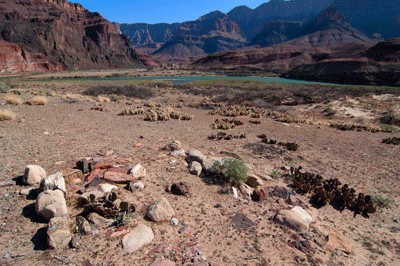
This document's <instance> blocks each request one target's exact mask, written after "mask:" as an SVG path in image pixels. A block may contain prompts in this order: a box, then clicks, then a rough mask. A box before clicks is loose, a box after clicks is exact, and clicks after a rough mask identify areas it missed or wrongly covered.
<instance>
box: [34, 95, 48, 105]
mask: <svg viewBox="0 0 400 266" xmlns="http://www.w3.org/2000/svg"><path fill="white" fill-rule="evenodd" d="M32 102H33V104H35V105H45V104H46V103H47V98H46V97H44V96H36V97H33V100H32Z"/></svg>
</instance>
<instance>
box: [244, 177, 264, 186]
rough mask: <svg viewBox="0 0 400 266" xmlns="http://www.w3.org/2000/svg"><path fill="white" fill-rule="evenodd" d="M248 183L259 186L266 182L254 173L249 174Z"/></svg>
mask: <svg viewBox="0 0 400 266" xmlns="http://www.w3.org/2000/svg"><path fill="white" fill-rule="evenodd" d="M246 184H247V185H249V186H251V187H259V186H263V185H264V182H263V181H262V180H261V178H260V177H258V176H256V175H254V174H248V175H247V182H246Z"/></svg>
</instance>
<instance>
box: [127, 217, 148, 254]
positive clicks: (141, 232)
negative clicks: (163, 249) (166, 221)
mask: <svg viewBox="0 0 400 266" xmlns="http://www.w3.org/2000/svg"><path fill="white" fill-rule="evenodd" d="M153 238H154V234H153V231H152V230H151V228H150V227H148V226H146V225H144V224H140V225H138V226H136V227H135V228H134V229H133V230H132V231H131V232H130V233H129V234H127V235H125V236H124V237H123V238H122V248H123V250H124V251H125V252H128V253H132V252H135V251H137V250H139V249H140V248H142V247H143V246H145V245H147V244H149V243H151V241H152V240H153Z"/></svg>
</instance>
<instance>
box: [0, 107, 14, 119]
mask: <svg viewBox="0 0 400 266" xmlns="http://www.w3.org/2000/svg"><path fill="white" fill-rule="evenodd" d="M15 118H16V115H15V113H14V112H12V111H10V110H2V109H0V121H4V120H14V119H15Z"/></svg>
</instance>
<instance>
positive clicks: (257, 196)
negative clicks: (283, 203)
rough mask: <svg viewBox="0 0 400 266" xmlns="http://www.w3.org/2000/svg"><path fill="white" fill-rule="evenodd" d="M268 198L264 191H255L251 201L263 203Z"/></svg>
mask: <svg viewBox="0 0 400 266" xmlns="http://www.w3.org/2000/svg"><path fill="white" fill-rule="evenodd" d="M267 198H268V197H267V193H265V191H264V190H263V189H260V190H254V191H253V194H252V195H251V199H252V200H254V201H263V200H266V199H267Z"/></svg>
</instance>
